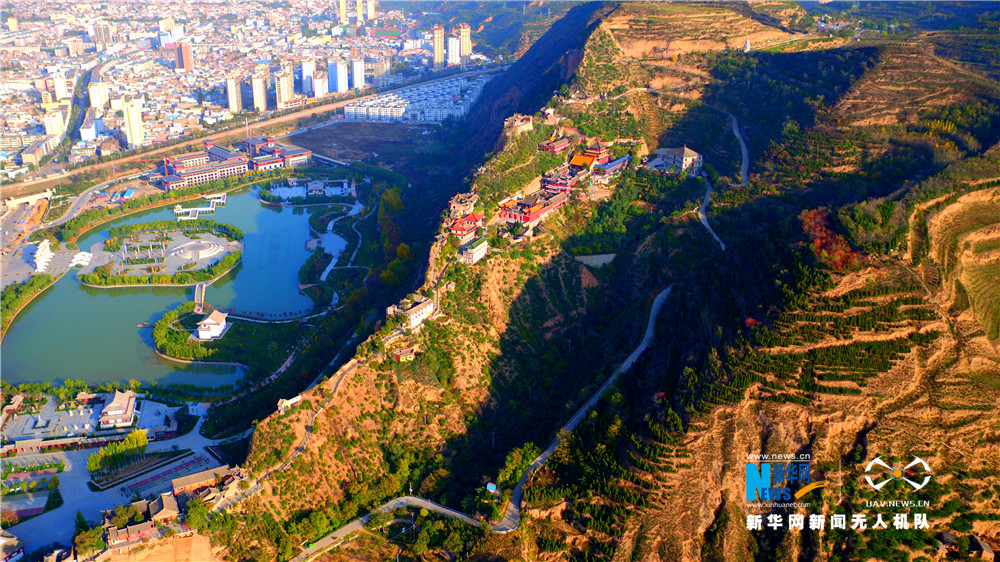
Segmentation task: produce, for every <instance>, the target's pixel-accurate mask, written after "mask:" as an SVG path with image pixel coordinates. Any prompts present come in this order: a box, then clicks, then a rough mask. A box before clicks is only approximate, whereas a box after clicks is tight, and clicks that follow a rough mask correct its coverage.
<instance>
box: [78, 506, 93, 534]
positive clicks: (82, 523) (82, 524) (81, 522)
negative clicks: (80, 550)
mask: <svg viewBox="0 0 1000 562" xmlns="http://www.w3.org/2000/svg"><path fill="white" fill-rule="evenodd" d="M74 524H75V525H76V534H78V535H79V534H80V533H82V532H84V531H86V530H87V529H89V528H90V525H88V524H87V520H86V519H84V517H83V512H82V511H80V510H79V509H78V510H76V519H75V520H74Z"/></svg>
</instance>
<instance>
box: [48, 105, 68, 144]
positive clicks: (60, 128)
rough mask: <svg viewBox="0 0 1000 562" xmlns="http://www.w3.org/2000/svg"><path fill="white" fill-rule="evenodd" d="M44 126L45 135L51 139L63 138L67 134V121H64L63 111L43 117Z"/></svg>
mask: <svg viewBox="0 0 1000 562" xmlns="http://www.w3.org/2000/svg"><path fill="white" fill-rule="evenodd" d="M42 125H44V126H45V134H46V135H49V136H50V137H56V138H61V137H62V136H63V133H65V132H66V121H65V120H64V119H63V114H62V111H58V110H57V111H53V112H51V113H46V114H45V115H44V116H42Z"/></svg>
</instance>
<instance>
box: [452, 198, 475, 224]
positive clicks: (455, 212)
mask: <svg viewBox="0 0 1000 562" xmlns="http://www.w3.org/2000/svg"><path fill="white" fill-rule="evenodd" d="M476 203H479V194H478V193H459V194H457V195H455V196H454V197H452V198H451V201H450V202H449V203H448V210H449V212H450V213H451V218H453V219H457V218H460V217H464V216H465V215H468V214H471V213H472V212H473V211H474V210H475V209H476Z"/></svg>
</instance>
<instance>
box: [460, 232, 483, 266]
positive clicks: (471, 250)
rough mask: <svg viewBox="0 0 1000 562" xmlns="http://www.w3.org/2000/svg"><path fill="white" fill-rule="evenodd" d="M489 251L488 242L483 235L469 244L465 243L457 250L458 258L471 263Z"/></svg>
mask: <svg viewBox="0 0 1000 562" xmlns="http://www.w3.org/2000/svg"><path fill="white" fill-rule="evenodd" d="M489 251H490V243H489V242H488V241H487V240H486V237H485V236H483V237H481V238H479V239H477V240H475V241H473V242H470V243H469V244H466V245H465V246H464V247H463V248H462V249H461V250H459V252H458V260H459V261H461V262H462V263H466V264H469V265H472V264H474V263H476V262H478V261H479V260H481V259H483V258H484V257H485V256H486V254H487V253H489Z"/></svg>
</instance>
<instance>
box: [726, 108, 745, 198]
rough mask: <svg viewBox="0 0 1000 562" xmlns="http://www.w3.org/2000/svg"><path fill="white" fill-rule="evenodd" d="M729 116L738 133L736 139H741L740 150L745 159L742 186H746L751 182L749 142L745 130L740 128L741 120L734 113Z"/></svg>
mask: <svg viewBox="0 0 1000 562" xmlns="http://www.w3.org/2000/svg"><path fill="white" fill-rule="evenodd" d="M729 118H730V119H731V120H732V123H733V134H734V135H736V140H738V141H740V152H742V153H743V161H742V162H741V163H740V183H739V186H740V187H746V186H747V183H749V182H750V152H749V151H748V150H747V142H746V140H745V139H744V138H743V132H742V131H741V130H740V121H739V119H737V118H736V116H735V115H733V114H732V113H730V114H729Z"/></svg>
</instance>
